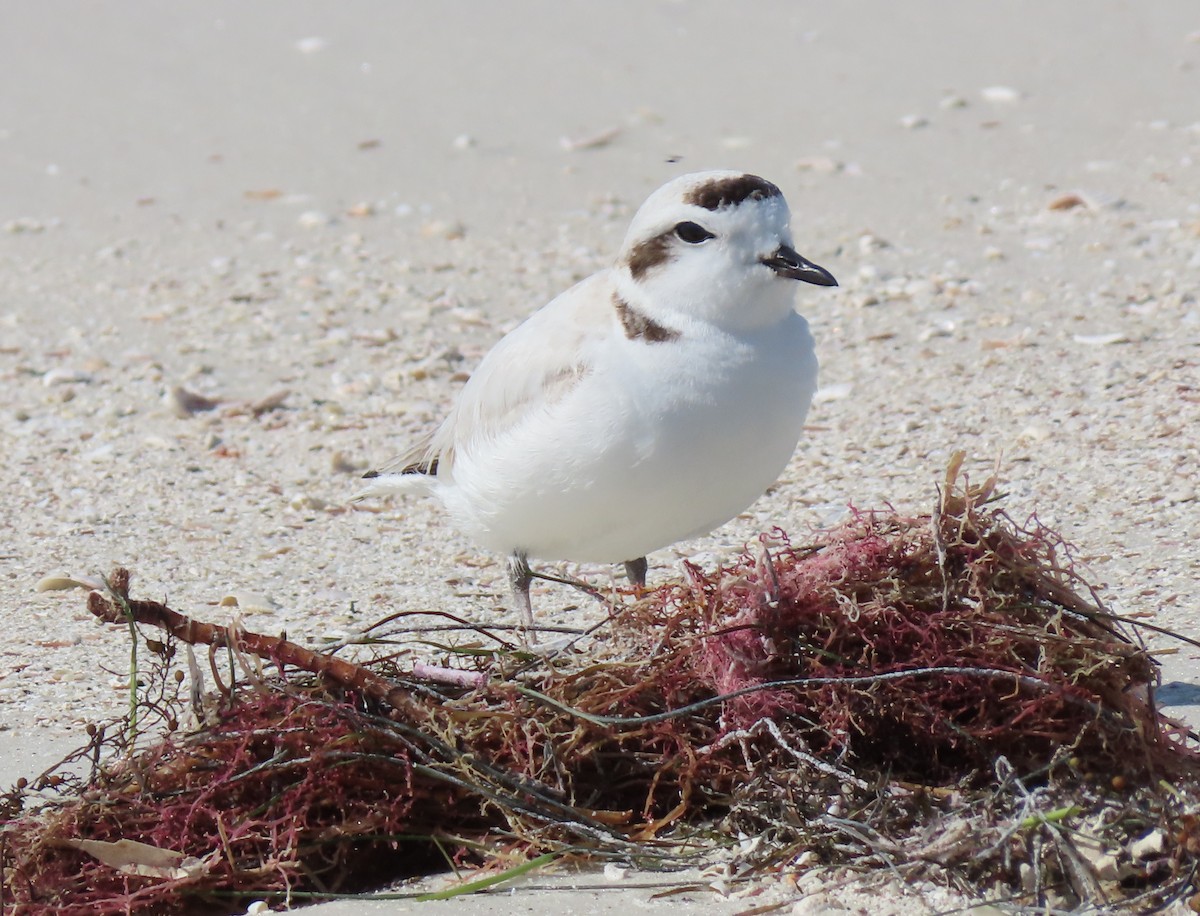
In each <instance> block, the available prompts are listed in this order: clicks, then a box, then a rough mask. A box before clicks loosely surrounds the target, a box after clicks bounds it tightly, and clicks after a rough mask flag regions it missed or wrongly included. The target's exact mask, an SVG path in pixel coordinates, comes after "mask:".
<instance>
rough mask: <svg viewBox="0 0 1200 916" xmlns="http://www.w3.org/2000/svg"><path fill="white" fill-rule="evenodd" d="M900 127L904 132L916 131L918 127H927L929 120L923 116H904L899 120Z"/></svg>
mask: <svg viewBox="0 0 1200 916" xmlns="http://www.w3.org/2000/svg"><path fill="white" fill-rule="evenodd" d="M900 126H901V127H903V128H904V129H905V130H916V129H917V128H918V127H928V126H929V119H928V118H926V117H925V116H924V115H917V114H910V115H905V116H904V117H902V118H901V119H900Z"/></svg>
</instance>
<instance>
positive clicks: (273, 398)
mask: <svg viewBox="0 0 1200 916" xmlns="http://www.w3.org/2000/svg"><path fill="white" fill-rule="evenodd" d="M291 393H292V392H291V391H289V390H288V389H287V388H281V389H279V390H278V391H273V392H271V394H268V395H267V396H266V397H264V398H259V399H258V400H257V401H251V402H250V413H252V414H254V416H256V417H258V416H261V415H262V414H264V413H267V412H268V411H272V410H275V409H276V408H277V407H282V406H283V402H284V401H286V400H287V397H288V395H289V394H291Z"/></svg>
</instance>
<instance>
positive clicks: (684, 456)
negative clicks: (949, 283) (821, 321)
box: [439, 313, 817, 563]
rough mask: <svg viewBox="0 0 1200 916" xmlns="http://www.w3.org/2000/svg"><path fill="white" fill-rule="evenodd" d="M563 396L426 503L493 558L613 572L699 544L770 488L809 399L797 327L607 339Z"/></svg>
mask: <svg viewBox="0 0 1200 916" xmlns="http://www.w3.org/2000/svg"><path fill="white" fill-rule="evenodd" d="M605 346H606V347H610V348H613V349H614V350H615V351H616V352H609V353H603V354H597V356H598V357H599V358H597V359H596V360H595V362H594V364H593V365H594V366H596V367H597V368H595V369H593V370H592V371H591V372H590V373H589V374H588V375H587V376H586V377H585V378H583V379H582V380H581V381H580V382H579V383H578V384H577V385H576V386H575V387H574V388H573V390H572V391H571V392H570V393H569V394H568V395H567V396H565V397H563V398H561V399H559V400H557V401H555V402H553V403H551V404H548V405H547V406H546V408H545V409H543V410H539V411H536V412H534V413H532V414H531V415H529V416H528V417H527V418H525V419H524V420H523V421H522V422H521V423H520V424H518V425H516V426H514V427H513V428H512V429H511V430H509V431H507V432H506V433H505V434H504V435H502V436H499V437H496V438H495V439H492V440H490V441H486V442H480V443H477V444H476V445H475V446H473V447H472V448H471V449H470V450H468V451H464V452H463V453H461V454H459V455H458V456H457V459H456V462H455V465H454V469H453V480H452V481H447V484H448V486H445V487H444V488H440V489H441V493H440V494H439V495H440V496H441V498H442V500H443V502H444V503H445V504H446V507H447V509H448V510H449V511H450V513H451V514H452V516H453V517H454V518H455V520H456V521H457V523H458V524H459V525H461V526H462V528H463V529H464V530H465V531H467V532H468V533H469V534H471V535H472V536H473V537H474V538H476V539H477V540H478V541H479V542H480V543H481V544H483V545H484V546H486V547H489V548H492V549H494V550H497V551H502V552H513V551H524V552H526V553H528V554H529V555H530V556H531V557H539V558H542V559H550V560H577V561H589V562H614V563H615V562H621V561H624V560H629V559H634V558H636V557H640V556H644V555H645V554H647V553H649V552H651V551H653V550H657V549H660V548H662V547H665V546H667V545H668V544H671V543H673V542H675V541H678V540H682V539H685V538H689V537H694V536H697V535H700V534H704V533H706V532H708V531H711V530H712V529H714V528H716V527H717V526H718V525H721V524H722V523H724V522H726V521H728V520H729V519H730V518H732V517H734V516H735V515H737V514H738V513H739V512H741V511H743V510H744V509H745V508H746V507H747V506H749V505H750V504H751V503H752V502H754V500H756V499H757V498H758V497H759V496H761V495H762V493H763V492H764V491H765V490H766V489H767V488H768V487H769V486H770V485H771V484H772V483H774V481H775V480H776V479H777V478H778V476H779V474H780V472H781V471H782V470H783V469H784V467H785V466H786V464H787V462H788V460H789V458H790V457H791V455H792V452H793V451H794V449H795V446H796V442H797V440H798V439H799V437H800V433H801V429H802V426H803V423H804V418H805V415H806V414H807V412H808V407H809V403H810V402H811V399H812V394H813V391H814V390H815V388H816V376H817V361H816V356H815V353H814V349H813V342H812V338H811V336H810V335H809V332H808V326H807V323H806V322H805V321H804V319H803V318H801V317H800V316H799V315H796V314H794V313H793V314H790V315H789V317H788V318H787V320H785V321H784V322H781V323H780V324H778V325H776V326H775V327H772V328H769V329H764V330H761V331H758V332H755V333H753V334H743V335H737V336H732V335H729V334H727V333H724V332H721V331H717V330H715V329H713V328H711V327H710V326H707V325H701V326H699V329H697V328H691V329H689V330H688V332H687V333H685V334H684V336H683V337H682V338H681V339H679V340H677V341H672V342H667V343H650V342H647V341H645V340H628V339H626V338H624V337H621V336H614V337H612V338H610V339H609V340H608V341H607V342H606V343H605Z"/></svg>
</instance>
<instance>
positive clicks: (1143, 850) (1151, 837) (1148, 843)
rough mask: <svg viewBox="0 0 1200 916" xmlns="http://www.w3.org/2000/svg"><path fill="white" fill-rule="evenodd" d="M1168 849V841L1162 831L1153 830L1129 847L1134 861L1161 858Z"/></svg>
mask: <svg viewBox="0 0 1200 916" xmlns="http://www.w3.org/2000/svg"><path fill="white" fill-rule="evenodd" d="M1165 849H1166V841H1165V837H1164V836H1163V832H1162V831H1161V830H1151V831H1150V832H1149V833H1147V834H1146V835H1145V836H1144V837H1142V838H1141V839H1140V840H1136V841H1135V842H1133V843H1132V844H1130V846H1129V854H1130V855H1131V856H1133V858H1134V859H1151V858H1153V857H1155V856H1161V855H1162V854H1163V851H1164V850H1165Z"/></svg>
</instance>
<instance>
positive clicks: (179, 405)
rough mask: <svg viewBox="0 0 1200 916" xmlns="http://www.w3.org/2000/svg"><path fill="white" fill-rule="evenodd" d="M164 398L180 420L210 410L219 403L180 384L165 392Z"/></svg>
mask: <svg viewBox="0 0 1200 916" xmlns="http://www.w3.org/2000/svg"><path fill="white" fill-rule="evenodd" d="M166 400H167V404H168V405H170V407H171V412H172V413H174V414H175V416H177V417H179V418H180V419H181V420H186V419H187V418H188V417H190V416H192V414H197V413H203V412H204V411H206V410H212V409H214V408H215V407H218V406H219V405H220V403H221V402H220V401H219V400H217V399H215V398H206V397H205V396H204V395H202V394H196V392H194V391H188V390H187V389H186V388H184V387H183V386H182V385H176V386H175V387H174V388H172V389H171V390H170V391H169V392H167V398H166Z"/></svg>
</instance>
